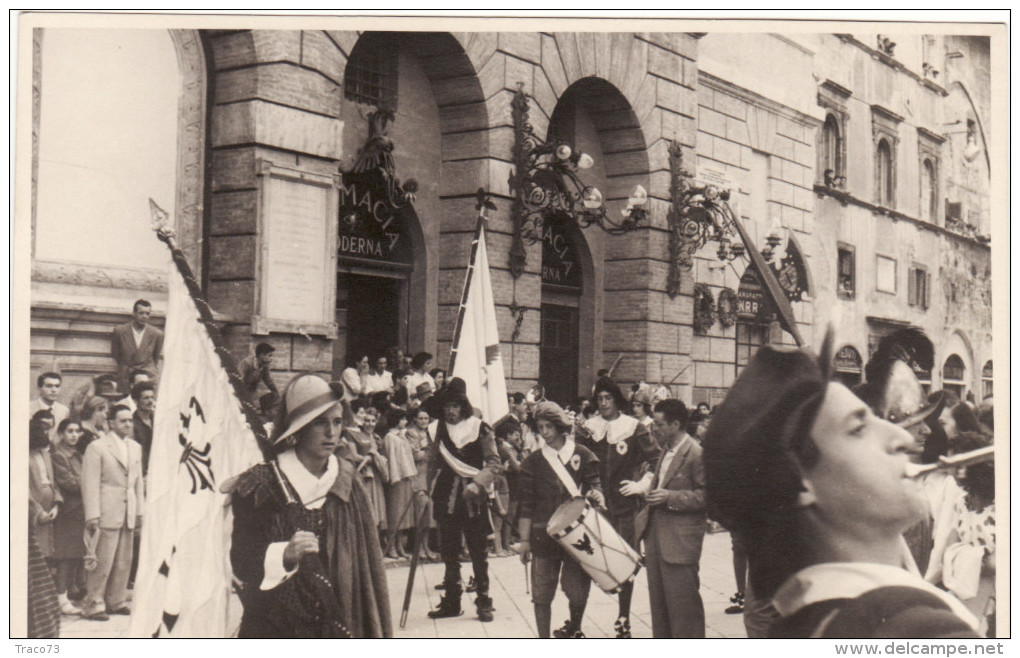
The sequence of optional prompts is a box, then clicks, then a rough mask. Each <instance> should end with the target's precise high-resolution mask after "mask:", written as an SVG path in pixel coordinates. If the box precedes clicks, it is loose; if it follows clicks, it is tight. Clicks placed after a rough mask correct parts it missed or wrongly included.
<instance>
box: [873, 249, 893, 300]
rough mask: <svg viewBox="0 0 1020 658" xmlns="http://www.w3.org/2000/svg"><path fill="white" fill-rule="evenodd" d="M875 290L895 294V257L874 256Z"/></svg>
mask: <svg viewBox="0 0 1020 658" xmlns="http://www.w3.org/2000/svg"><path fill="white" fill-rule="evenodd" d="M875 290H877V291H879V292H888V293H892V294H896V259H895V258H889V257H888V256H876V257H875Z"/></svg>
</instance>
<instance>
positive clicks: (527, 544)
mask: <svg viewBox="0 0 1020 658" xmlns="http://www.w3.org/2000/svg"><path fill="white" fill-rule="evenodd" d="M535 420H536V424H537V425H538V432H539V434H540V435H541V437H542V439H543V440H544V442H545V445H543V446H542V448H541V449H539V450H536V451H535V452H533V453H532V454H531V455H529V456H528V457H527V459H525V460H524V463H523V464H522V465H521V474H520V480H519V482H520V489H521V503H520V520H519V522H518V529H519V531H520V536H521V542H520V545H519V549H518V550H519V552H520V555H521V562H523V563H524V564H527V563H528V562H529V561H532V560H533V561H534V564H533V566H532V570H531V600H532V603H533V604H534V606H535V625H536V626H537V627H538V636H539V637H540V638H548V637H549V627H550V625H551V623H550V622H551V618H552V600H553V597H554V596H555V595H556V582H557V581H560V582H561V584H562V586H563V593H564V594H566V595H567V599H568V600H569V601H570V619H568V620H567V621H566V623H565V624H564V625H563V627H562V628H558V629H556V630H555V631H554V632H553V635H554V636H555V637H558V638H583V637H584V633H583V632H582V631H581V620H582V618H583V617H584V609H585V607H586V606H587V604H588V591H589V590H590V589H591V578H589V577H588V574H586V573H585V572H584V569H582V568H581V565H579V564H578V563H577V562H575V561H574V560H573V559H572V558H570V557H569V556H567V555H566V553H564V552H563V549H562V548H560V546H559V544H557V543H556V540H554V539H553V538H552V537H550V536H549V534H548V533H547V531H546V528H547V527H548V523H549V519H550V517H552V515H553V513H555V512H556V509H557V508H558V507H559V506H560V505H562V504H563V503H565V502H567V501H568V500H570V499H571V498H573V497H575V496H576V495H579V494H580V495H585V496H586V497H588V498H589V499H590V500H591V501H592V503H593V504H594V505H596V506H597V507H603V506H604V504H605V499H604V497H603V495H602V490H601V488H600V484H599V469H598V465H599V461H598V459H597V458H596V457H595V454H594V453H592V451H591V450H588V449H587V448H585V447H584V446H581V445H578V444H576V443H574V440H573V439H571V438H570V437H569V433H570V428H571V424H570V419H569V418H568V417H567V414H566V412H565V411H563V409H561V408H560V406H559V405H558V404H556V403H555V402H547V401H546V402H540V403H538V404H537V405H536V406H535ZM567 478H569V480H567ZM561 571H562V575H561Z"/></svg>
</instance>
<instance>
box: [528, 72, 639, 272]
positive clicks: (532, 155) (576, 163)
mask: <svg viewBox="0 0 1020 658" xmlns="http://www.w3.org/2000/svg"><path fill="white" fill-rule="evenodd" d="M523 87H524V85H523V84H518V89H517V92H516V93H515V94H514V99H513V102H512V103H511V108H512V114H513V122H514V153H513V163H514V168H513V171H512V172H511V173H510V181H509V185H510V192H511V194H513V195H514V205H513V222H514V233H513V242H512V244H511V247H510V272H511V274H512V275H513V276H514V278H517V277H519V276H520V275H521V274H522V273H523V272H524V263H525V262H526V260H527V252H526V250H525V248H524V245H525V243H527V244H534V243H536V242H538V241H539V240H541V239H542V234H543V232H544V227H545V223H546V221H547V220H548V219H549V218H550V217H552V216H554V215H560V216H566V217H569V218H570V219H571V220H572V221H573V222H575V223H576V224H577V226H578V227H579V228H582V229H584V228H588V227H589V226H592V225H596V226H598V227H599V228H601V229H602V230H603V231H606V232H607V233H610V234H612V235H620V234H623V233H627V232H628V231H632V230H634V229H636V228H639V227H640V226H641V225H642V224H644V223H645V222H646V221H647V220H648V211H647V209H646V207H645V206H646V205H647V203H648V193H647V192H646V191H645V188H643V187H641V186H640V185H638V186H637V187H636V188H634V191H633V192H632V193H631V195H630V199H629V200H628V204H627V207H626V208H625V209H624V210H623V211H622V213H621V215H622V217H621V219H620V220H618V221H617V220H614V219H611V218H610V217H609V215H608V214H607V213H606V207H605V205H604V203H603V198H602V192H600V191H599V189H598V188H597V187H595V186H594V185H588V184H587V183H585V182H584V181H582V180H581V178H580V177H579V172H580V171H584V170H587V169H590V168H591V167H592V165H593V164H595V160H594V159H593V158H592V157H591V156H590V155H588V154H587V153H582V152H581V151H579V150H574V149H573V148H571V146H570V144H568V143H567V142H566V141H564V140H552V141H548V142H546V141H544V140H542V139H541V138H539V137H538V136H537V135H536V134H535V132H534V128H533V127H532V125H531V123H530V122H529V121H528V95H527V94H526V93H525V92H524V89H523Z"/></svg>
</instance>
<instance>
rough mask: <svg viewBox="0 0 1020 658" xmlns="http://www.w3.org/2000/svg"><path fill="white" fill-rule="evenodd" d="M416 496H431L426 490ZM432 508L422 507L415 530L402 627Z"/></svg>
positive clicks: (401, 616) (401, 618) (401, 615)
mask: <svg viewBox="0 0 1020 658" xmlns="http://www.w3.org/2000/svg"><path fill="white" fill-rule="evenodd" d="M415 496H427V497H428V498H429V499H430V500H431V496H429V495H428V494H427V493H426V492H424V491H418V492H415ZM431 511H432V510H431V509H430V508H429V506H428V505H425V507H424V508H422V511H421V514H420V515H418V525H417V526H416V527H415V531H414V552H413V553H412V554H411V568H410V569H409V570H408V574H407V587H406V588H405V589H404V607H403V608H401V609H400V628H403V627H404V626H405V625H406V624H407V611H408V609H409V608H410V607H411V592H413V591H414V574H415V572H417V571H418V559H419V556H420V555H421V549H422V543H423V542H424V540H425V535H426V533H428V529H429V512H431Z"/></svg>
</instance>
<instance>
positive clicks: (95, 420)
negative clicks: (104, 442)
mask: <svg viewBox="0 0 1020 658" xmlns="http://www.w3.org/2000/svg"><path fill="white" fill-rule="evenodd" d="M109 410H110V403H109V402H108V401H107V400H106V398H101V397H99V396H98V395H95V396H93V397H91V398H89V399H88V400H87V401H86V402H85V405H84V406H83V407H82V410H81V438H80V439H78V445H77V446H76V447H77V448H78V452H79V453H81V454H82V455H84V454H85V448H88V447H89V444H90V443H92V442H93V441H95V440H96V439H98V438H99V437H101V436H102V435H103V433H104V432H106V430H107V429H108V428H107V424H106V416H107V412H108V411H109Z"/></svg>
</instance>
